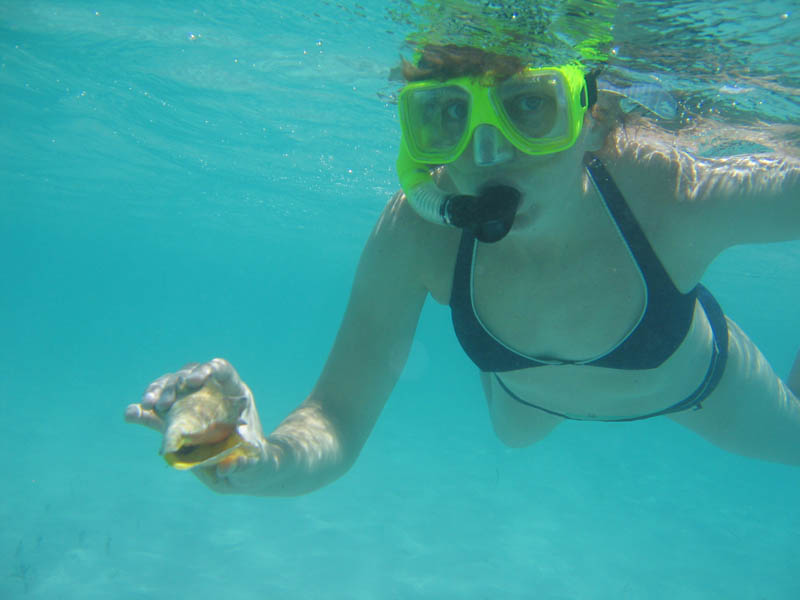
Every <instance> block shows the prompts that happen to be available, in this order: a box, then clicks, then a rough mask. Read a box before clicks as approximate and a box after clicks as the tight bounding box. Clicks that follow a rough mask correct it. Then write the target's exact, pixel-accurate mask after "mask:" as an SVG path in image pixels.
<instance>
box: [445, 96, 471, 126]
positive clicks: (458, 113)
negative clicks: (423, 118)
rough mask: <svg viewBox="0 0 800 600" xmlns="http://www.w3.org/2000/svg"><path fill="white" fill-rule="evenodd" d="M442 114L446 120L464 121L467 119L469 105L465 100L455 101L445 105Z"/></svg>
mask: <svg viewBox="0 0 800 600" xmlns="http://www.w3.org/2000/svg"><path fill="white" fill-rule="evenodd" d="M442 113H443V115H444V118H445V119H449V120H451V121H463V120H464V119H466V118H467V103H466V102H464V101H463V100H453V101H452V102H450V103H448V104H447V105H445V107H444V109H443V111H442Z"/></svg>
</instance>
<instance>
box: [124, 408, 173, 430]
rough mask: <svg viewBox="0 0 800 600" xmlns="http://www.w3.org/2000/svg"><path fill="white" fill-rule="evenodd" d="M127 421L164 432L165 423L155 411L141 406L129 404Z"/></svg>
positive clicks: (126, 414) (126, 413)
mask: <svg viewBox="0 0 800 600" xmlns="http://www.w3.org/2000/svg"><path fill="white" fill-rule="evenodd" d="M125 421H127V422H128V423H136V424H138V425H144V426H145V427H150V428H151V429H155V430H156V431H164V421H163V420H162V419H161V417H159V416H158V415H157V414H156V413H155V411H153V410H150V409H146V408H143V407H142V405H141V404H129V405H128V407H127V408H126V409H125Z"/></svg>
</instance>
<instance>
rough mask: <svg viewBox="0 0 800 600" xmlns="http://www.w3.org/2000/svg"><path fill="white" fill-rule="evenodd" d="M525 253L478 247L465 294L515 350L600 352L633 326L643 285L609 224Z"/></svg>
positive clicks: (560, 354) (552, 354)
mask: <svg viewBox="0 0 800 600" xmlns="http://www.w3.org/2000/svg"><path fill="white" fill-rule="evenodd" d="M525 250H526V251H524V252H511V253H508V252H502V251H501V250H500V249H499V248H490V247H486V246H479V247H478V248H476V250H475V251H474V255H473V270H472V277H471V287H472V297H473V302H474V306H475V309H476V313H477V315H478V318H479V319H480V320H481V321H482V323H483V325H484V326H485V327H486V328H487V329H488V330H489V331H490V332H491V333H492V334H493V335H494V336H495V337H497V338H499V339H500V340H502V341H503V342H504V343H505V344H506V345H508V346H510V347H511V348H513V349H514V350H517V351H519V352H522V353H523V354H528V355H531V356H537V357H548V358H556V359H568V360H584V359H590V358H592V357H595V356H598V355H601V354H604V353H606V352H607V351H608V350H609V349H610V348H611V347H613V346H615V345H616V344H617V343H619V342H620V341H621V340H622V339H623V338H624V337H625V336H627V335H628V334H629V333H630V331H631V330H632V329H633V328H634V327H635V326H636V324H637V323H638V321H639V319H640V318H641V316H642V314H643V312H644V309H645V304H646V297H647V291H646V290H647V288H646V282H645V281H644V279H643V276H642V273H641V271H640V269H639V267H638V265H637V263H636V261H635V259H634V258H633V256H632V255H631V253H630V251H629V249H628V246H627V245H626V244H625V242H624V240H623V239H622V238H621V237H620V235H619V233H618V232H617V231H616V229H615V228H613V226H612V227H608V228H607V230H603V229H600V230H594V231H593V233H592V235H591V236H584V237H582V238H578V237H576V238H575V239H574V241H573V242H572V243H550V244H548V243H541V244H531V245H530V246H529V247H527V248H526V249H525Z"/></svg>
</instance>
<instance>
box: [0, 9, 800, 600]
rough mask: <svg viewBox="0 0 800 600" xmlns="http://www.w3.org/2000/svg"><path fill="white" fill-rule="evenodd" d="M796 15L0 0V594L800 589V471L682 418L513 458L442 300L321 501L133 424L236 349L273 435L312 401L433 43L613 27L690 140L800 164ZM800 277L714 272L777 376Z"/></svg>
mask: <svg viewBox="0 0 800 600" xmlns="http://www.w3.org/2000/svg"><path fill="white" fill-rule="evenodd" d="M612 4H613V6H612V8H613V10H612V11H611V12H610V13H608V12H604V11H607V10H608V9H609V6H611V5H612ZM796 8H797V6H796V2H791V1H788V0H781V1H778V2H766V1H763V2H738V1H734V0H728V1H726V2H710V1H709V2H667V1H663V2H655V1H650V2H629V3H625V2H618V3H609V2H600V1H596V2H589V1H586V2H568V1H564V2H555V1H550V2H542V3H528V2H519V3H516V6H515V4H514V3H508V2H505V3H504V2H479V1H477V0H475V1H471V2H468V1H452V2H422V1H416V2H412V1H410V0H409V1H405V0H403V1H401V0H383V1H377V0H364V1H363V2H360V3H356V2H334V1H316V2H311V1H299V2H292V3H290V4H289V3H283V2H278V1H273V2H270V1H266V0H262V1H246V0H240V1H233V0H224V1H215V2H211V1H195V2H182V1H180V2H166V1H145V2H134V1H132V0H130V1H123V0H113V1H107V2H89V1H86V0H75V1H70V2H58V1H55V0H50V1H45V0H30V1H24V2H23V1H21V0H20V1H17V0H4V1H3V2H0V276H1V279H2V283H0V410H1V411H2V412H0V415H1V416H2V418H0V451H2V460H0V489H1V490H2V493H1V494H0V598H3V599H5V598H9V599H11V598H47V599H50V598H53V599H64V600H69V599H73V598H74V599H78V598H80V599H93V598H98V599H99V598H115V599H116V598H119V599H144V598H168V597H186V598H201V599H202V598H236V599H250V598H253V599H255V598H274V599H283V598H327V599H331V600H333V599H362V598H363V599H368V598H387V599H388V598H391V599H407V598H408V599H411V598H433V599H451V598H452V599H465V598H466V599H484V598H487V599H488V598H492V599H494V598H508V599H518V598H519V599H522V598H536V599H543V600H550V599H604V598H647V599H653V600H658V599H676V598H680V599H707V598H714V599H718V598H725V599H731V600H734V599H735V600H738V599H752V600H756V599H759V600H760V599H769V600H791V599H795V598H800V578H798V576H797V573H798V572H799V571H800V548H799V546H800V469H799V468H797V467H789V466H783V465H775V464H769V463H764V462H758V461H755V460H750V459H746V458H742V457H738V456H734V455H730V454H726V453H725V452H723V451H721V450H719V449H717V448H715V447H713V446H711V445H710V444H708V443H707V442H705V441H703V440H701V439H700V438H698V437H695V436H694V435H693V434H691V433H689V432H687V431H685V430H683V429H681V428H680V427H679V426H677V425H675V424H674V423H672V422H670V421H669V420H667V419H652V420H648V421H643V422H639V423H631V424H618V423H615V424H604V423H565V424H563V425H562V426H560V427H559V428H558V429H557V430H556V431H555V432H554V433H553V434H551V435H550V436H549V437H548V438H546V439H545V440H544V441H543V442H541V443H539V444H536V445H534V446H532V447H530V448H526V449H522V450H511V449H508V448H505V447H504V446H502V445H501V444H500V442H499V441H498V440H497V439H496V438H495V437H494V434H493V433H492V430H491V425H490V422H489V418H488V414H487V410H486V406H485V401H484V400H483V396H482V392H481V388H480V385H479V380H478V374H477V372H476V370H475V368H474V366H473V365H472V364H471V363H470V362H469V360H468V359H467V358H466V356H465V355H464V354H463V352H462V350H461V348H460V347H459V345H458V343H457V341H456V340H455V336H454V335H453V333H452V330H451V326H450V320H449V311H448V310H447V309H446V308H443V307H441V306H438V305H436V304H434V303H433V302H429V303H428V304H427V306H426V308H425V310H424V312H423V316H422V321H421V323H420V326H419V329H418V333H417V337H416V340H415V343H414V347H413V350H412V355H411V358H410V360H409V363H408V365H407V367H406V370H405V372H404V374H403V377H402V378H401V380H400V382H399V383H398V385H397V387H396V389H395V391H394V393H393V395H392V397H391V399H390V401H389V403H388V405H387V407H386V409H385V410H384V413H383V415H382V417H381V419H380V421H379V422H378V425H377V427H376V428H375V430H374V432H373V433H372V436H371V437H370V439H369V441H368V443H367V445H366V447H365V449H364V451H363V452H362V455H361V457H360V459H359V461H358V462H357V463H356V465H355V467H354V468H353V469H352V470H351V471H350V472H349V473H348V474H347V475H346V476H345V477H344V478H342V479H340V480H338V481H337V482H335V483H334V484H332V485H330V486H328V487H326V488H323V489H322V490H319V491H317V492H315V493H313V494H311V495H308V496H303V497H299V498H291V499H264V498H248V497H238V496H220V495H216V494H213V493H212V492H210V491H208V490H207V489H205V488H204V487H203V486H202V485H201V484H200V483H199V482H198V481H196V480H195V479H194V477H193V476H192V475H190V474H187V473H179V472H177V471H174V470H172V469H170V468H169V467H168V466H167V465H166V464H165V463H164V461H163V460H162V459H161V458H160V457H159V455H158V447H159V443H160V441H159V438H158V435H157V434H156V433H154V432H152V431H149V430H145V429H144V428H139V427H134V426H131V425H127V424H125V423H124V422H123V420H122V414H123V411H124V408H125V406H126V405H127V404H128V403H130V402H135V401H137V400H138V398H139V397H140V395H141V393H142V392H143V390H144V388H145V387H146V386H147V384H148V383H149V382H150V381H151V380H153V379H155V378H156V377H158V376H159V375H161V374H163V373H165V372H168V371H173V370H175V369H177V368H179V367H181V366H182V365H183V364H184V363H186V362H189V361H204V360H208V359H210V358H212V357H215V356H222V357H225V358H227V359H229V360H230V361H231V362H232V363H233V364H234V366H235V367H236V368H237V370H238V371H239V373H240V375H241V376H242V378H243V379H244V380H245V381H247V382H248V384H249V385H250V387H251V388H252V389H253V391H254V393H255V396H256V400H257V403H258V406H259V411H260V415H261V420H262V423H263V424H264V427H265V430H267V431H269V430H270V429H271V428H272V427H274V426H275V425H276V424H277V423H278V422H279V421H280V420H281V419H282V418H283V417H284V416H285V415H286V414H287V413H288V412H289V411H290V410H292V409H293V408H294V407H295V406H296V405H297V404H298V403H299V402H300V401H302V400H303V399H304V398H305V396H306V395H307V394H308V392H309V391H310V389H311V387H312V386H313V384H314V382H315V380H316V377H317V375H318V374H319V372H320V369H321V367H322V364H323V361H324V360H325V358H326V356H327V352H328V350H329V348H330V345H331V343H332V341H333V337H334V335H335V333H336V330H337V328H338V325H339V320H340V318H341V315H342V312H343V309H344V306H345V303H346V301H347V296H348V292H349V286H350V282H351V279H352V276H353V274H354V271H355V266H356V262H357V260H358V256H359V253H360V250H361V247H362V245H363V243H364V242H365V240H366V238H367V236H368V235H369V233H370V230H371V228H372V225H373V223H374V221H375V219H376V218H377V216H378V214H379V213H380V211H381V209H382V207H383V205H384V203H385V202H386V200H387V199H388V197H389V196H390V195H391V194H392V193H393V192H394V191H395V189H396V188H397V187H398V184H397V179H396V174H395V171H394V161H395V158H396V150H397V145H398V142H399V127H398V124H397V120H396V116H395V110H396V107H395V106H394V104H393V96H394V94H395V93H396V91H397V90H398V89H399V85H400V84H399V83H397V82H396V81H393V80H392V77H391V75H392V72H391V69H392V68H393V67H395V66H396V65H397V64H398V63H399V60H400V56H401V55H404V56H408V55H409V52H410V50H409V48H411V45H410V44H411V43H412V42H414V41H419V40H421V39H434V38H435V37H436V35H441V37H442V39H448V38H452V39H456V40H462V41H463V40H466V41H470V40H473V39H474V38H475V36H478V37H480V36H483V35H495V37H496V36H502V35H505V34H506V33H507V32H508V31H512V32H513V27H514V26H515V25H514V24H515V23H518V22H528V23H530V22H533V21H536V20H537V19H538V20H539V21H536V22H537V23H539V24H544V25H545V26H546V25H547V24H548V23H553V22H555V21H554V20H553V15H561V17H563V18H566V17H564V15H567V16H569V17H570V18H572V17H574V18H575V19H577V21H576V22H571V23H572V24H567V25H563V23H562V25H563V30H562V34H561V35H560V37H559V38H558V39H559V40H561V41H565V40H566V42H569V41H570V40H573V38H574V37H575V36H579V35H580V34H581V32H583V31H584V29H582V27H584V26H585V27H586V28H588V29H591V28H592V27H593V26H594V25H596V24H598V23H599V24H600V25H602V24H603V23H607V24H608V23H610V24H611V25H612V26H611V27H606V32H607V33H608V34H609V35H610V38H609V40H605V41H606V42H609V43H608V44H606V45H605V51H607V52H608V55H609V56H610V57H611V58H610V59H609V60H610V61H611V62H613V63H614V64H615V65H616V66H617V67H618V68H619V69H620V70H619V72H620V73H625V72H626V71H625V70H626V69H630V70H633V71H636V72H639V73H643V74H646V75H647V77H650V78H651V79H657V80H658V81H660V82H661V83H662V85H664V86H665V87H666V88H668V89H669V90H671V91H672V93H673V94H674V95H675V97H676V98H677V99H678V101H679V105H680V107H681V111H682V112H681V115H680V123H678V124H673V125H672V126H674V127H675V128H678V127H684V128H686V129H688V130H689V131H694V129H693V127H695V124H697V123H706V124H707V123H708V122H710V121H709V120H712V121H713V120H717V121H718V122H719V123H726V124H728V125H736V126H741V127H745V128H746V127H753V128H755V129H756V130H758V129H762V130H769V131H770V132H771V133H770V138H769V140H767V139H764V140H762V141H761V142H760V145H753V142H752V141H738V140H736V139H735V138H730V137H728V138H725V139H722V138H721V137H719V136H721V133H720V132H721V131H722V129H721V128H714V129H713V130H712V131H710V132H708V131H707V132H706V133H705V134H703V135H700V134H698V135H697V137H696V138H695V143H696V145H697V147H698V148H699V149H700V150H702V151H704V152H706V153H707V154H714V155H723V154H726V153H733V152H749V151H755V150H759V149H764V148H763V146H766V147H767V149H772V150H775V151H782V152H787V153H794V154H795V155H796V153H797V142H798V139H800V136H798V135H797V129H796V127H794V126H796V125H798V124H800V104H798V103H800V92H798V90H800V65H798V59H797V57H798V56H800V53H799V50H800V11H797V10H796ZM526 11H527V12H526ZM534 13H535V14H534ZM600 13H602V14H600ZM598 14H600V16H597V15H598ZM437 15H438V16H437ZM442 15H444V16H442ZM587 15H588V16H587ZM592 15H594V17H596V18H593V17H592ZM437 19H441V20H440V21H438V22H437ZM525 19H529V21H525ZM603 19H605V21H604V20H603ZM446 23H449V24H450V25H446ZM576 23H577V25H576ZM506 25H507V27H506ZM447 27H452V28H453V29H447ZM512 37H513V36H512ZM509 39H511V38H509ZM566 42H564V43H565V44H566V45H567V46H568V45H569V44H567V43H566ZM554 43H555V42H554ZM604 43H605V42H604ZM548 47H549V46H548ZM654 74H656V75H654ZM668 125H669V124H666V125H665V126H668ZM799 267H800V243H797V242H793V243H782V244H772V245H763V246H747V247H738V248H733V249H731V250H729V251H727V252H725V253H724V254H723V255H722V256H721V257H720V258H719V259H718V260H717V261H716V262H715V263H714V264H713V265H712V268H711V269H710V271H709V272H708V274H707V276H706V277H705V278H704V283H705V284H706V285H707V286H708V287H709V288H711V289H712V291H713V292H714V293H715V295H716V296H717V298H718V299H719V300H720V302H721V304H722V305H723V307H724V308H725V310H726V312H727V314H728V315H729V316H731V318H733V319H734V320H735V321H737V322H738V323H739V324H740V325H741V326H742V327H743V328H744V329H745V330H746V331H747V332H748V334H749V335H750V336H751V337H752V338H753V339H754V341H755V342H756V343H757V344H758V345H759V346H760V348H761V349H762V351H763V352H764V354H765V355H766V357H767V358H768V359H769V360H770V362H771V364H772V365H773V367H774V368H775V370H776V371H777V372H778V373H779V374H780V375H781V376H786V374H787V373H788V370H789V367H790V365H791V361H792V359H793V358H794V355H795V353H796V352H797V349H798V345H800V311H798V309H797V300H796V298H797V296H798V292H800V278H798V273H800V268H799Z"/></svg>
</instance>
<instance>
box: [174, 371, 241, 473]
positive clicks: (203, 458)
mask: <svg viewBox="0 0 800 600" xmlns="http://www.w3.org/2000/svg"><path fill="white" fill-rule="evenodd" d="M244 402H245V398H244V397H240V398H230V397H226V396H225V395H224V394H223V393H222V390H221V388H220V387H219V384H217V383H216V382H215V381H213V380H211V381H209V382H208V383H206V384H205V385H204V386H203V387H201V388H200V389H199V390H197V391H195V392H193V393H191V394H189V395H187V396H184V397H183V398H181V399H180V400H177V401H176V402H175V403H174V404H173V405H172V406H171V407H170V409H169V411H168V412H167V413H166V415H165V416H164V420H165V422H166V425H167V427H166V430H165V431H164V440H163V443H162V445H161V454H162V456H163V457H164V460H166V461H167V463H168V464H169V465H170V466H172V467H174V468H176V469H180V470H186V469H194V468H196V467H204V466H211V465H216V464H218V463H221V462H223V461H226V460H234V459H236V458H237V457H239V456H242V455H247V454H249V452H248V448H249V447H248V445H247V444H246V443H245V442H244V440H243V439H242V438H241V436H240V435H239V434H238V433H237V431H236V424H237V422H238V420H239V417H240V415H241V413H242V409H243V408H244Z"/></svg>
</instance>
